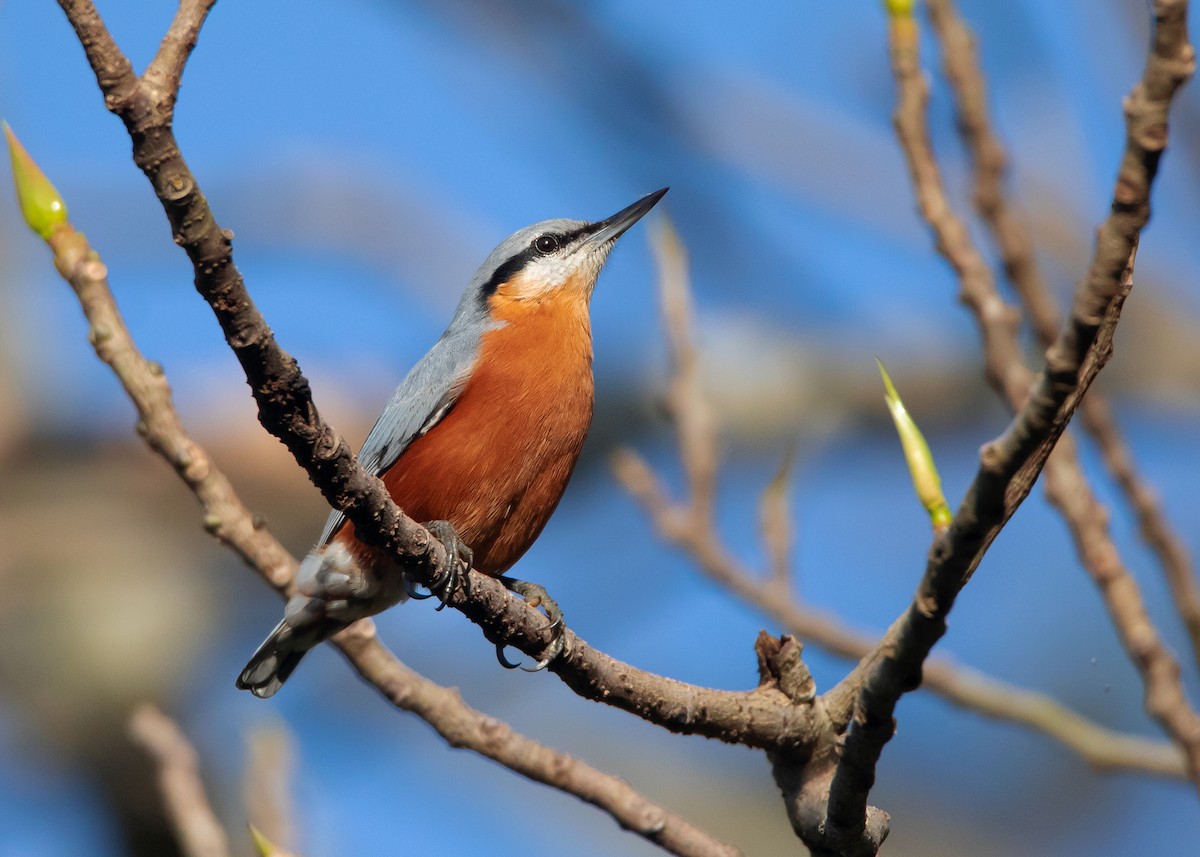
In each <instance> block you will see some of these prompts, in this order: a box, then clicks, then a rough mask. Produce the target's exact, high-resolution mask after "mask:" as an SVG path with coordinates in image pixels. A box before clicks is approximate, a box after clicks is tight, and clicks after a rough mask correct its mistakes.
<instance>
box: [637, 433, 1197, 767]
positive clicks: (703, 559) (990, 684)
mask: <svg viewBox="0 0 1200 857" xmlns="http://www.w3.org/2000/svg"><path fill="white" fill-rule="evenodd" d="M683 464H684V468H685V469H689V468H690V466H691V464H690V462H689V461H687V460H684V462H683ZM613 470H614V472H615V474H616V477H617V479H618V481H620V482H621V484H622V485H623V486H624V487H625V489H626V490H627V491H628V492H629V493H630V494H631V495H632V496H633V497H634V498H635V499H637V500H638V502H639V503H640V504H641V505H642V507H643V508H644V509H645V510H646V513H647V514H648V515H649V516H650V520H651V521H652V522H653V524H654V527H655V529H656V530H657V531H658V533H659V534H660V535H661V536H662V537H663V538H664V539H665V540H666V541H667V542H669V543H670V544H673V545H675V546H676V547H678V548H680V549H681V550H683V551H684V552H685V553H687V554H688V556H690V557H691V558H692V560H693V561H694V562H695V563H696V564H697V566H698V567H699V568H700V570H701V571H702V572H704V574H706V575H707V576H708V577H709V578H710V579H712V580H713V581H714V582H716V583H717V584H719V585H721V586H724V587H725V588H726V589H728V590H729V591H730V592H733V593H734V594H735V595H737V596H738V597H739V598H741V599H742V600H743V601H745V602H746V603H748V604H752V605H754V606H755V607H756V608H758V609H759V610H761V611H762V612H763V613H764V614H765V615H767V616H770V617H771V618H772V619H773V620H774V621H776V622H778V623H779V624H780V625H781V626H783V628H785V629H786V630H787V631H788V632H789V633H791V634H795V635H796V636H797V637H799V638H800V639H802V640H803V641H804V642H806V643H811V644H813V645H815V646H817V647H819V648H821V649H824V650H825V651H827V652H830V653H832V654H834V655H838V656H840V657H843V658H851V659H854V660H858V659H860V658H863V657H865V656H866V655H868V654H870V653H871V651H872V650H873V649H874V647H875V643H876V639H875V638H873V637H868V636H867V635H865V634H861V633H858V632H856V631H853V630H851V629H850V628H848V627H847V626H846V625H845V624H844V623H843V622H841V621H840V620H838V619H837V618H835V617H833V616H829V615H827V614H825V613H822V612H821V611H819V610H816V609H814V608H812V607H808V606H806V605H804V604H802V603H798V602H796V601H794V600H792V599H791V598H789V597H788V592H787V590H786V589H781V588H779V586H778V584H777V583H776V579H775V578H774V577H763V576H761V575H756V574H755V573H754V572H753V571H751V570H750V569H749V568H747V567H746V566H744V565H742V564H741V563H739V562H738V561H737V560H736V559H735V558H734V557H733V555H732V554H731V553H730V551H729V549H728V548H727V547H726V546H725V545H723V544H721V542H720V541H719V539H718V537H717V535H716V533H717V527H716V522H715V521H713V522H710V524H709V525H707V526H705V527H701V528H696V527H692V526H689V525H688V523H687V516H686V507H685V506H681V505H679V504H677V503H675V502H674V501H673V500H672V499H671V497H670V496H669V494H668V493H667V490H666V488H665V487H664V486H663V485H662V483H661V482H660V480H659V479H658V478H657V476H656V475H655V474H654V472H653V471H652V470H651V469H650V466H649V465H648V464H647V463H646V461H645V459H643V458H642V457H641V456H640V455H638V454H637V453H635V452H633V451H632V450H628V449H623V450H619V451H618V452H617V453H616V454H615V455H614V456H613ZM921 688H922V689H923V690H928V691H930V692H932V693H935V694H937V695H938V696H940V697H942V698H943V699H945V700H946V701H947V702H949V703H951V704H952V705H956V706H958V707H959V708H963V709H965V710H967V711H973V712H975V713H977V714H982V715H984V716H985V717H991V718H993V719H996V720H1000V721H1003V722H1006V723H1014V724H1016V725H1018V726H1024V727H1026V728H1029V729H1032V730H1033V731H1035V732H1040V733H1042V734H1044V735H1046V736H1047V737H1049V738H1052V739H1054V740H1056V741H1058V742H1060V743H1061V744H1063V745H1064V746H1065V747H1067V748H1068V749H1069V750H1071V751H1073V752H1074V753H1076V754H1078V755H1079V756H1080V758H1082V759H1083V760H1084V761H1085V762H1087V763H1088V764H1089V765H1091V766H1093V767H1095V768H1097V769H1100V770H1109V771H1129V772H1138V773H1147V774H1156V775H1159V776H1167V777H1173V778H1176V777H1182V776H1184V765H1183V757H1182V756H1181V754H1180V752H1179V750H1178V749H1176V748H1175V747H1174V746H1173V745H1171V744H1167V743H1164V742H1162V741H1154V740H1151V739H1148V738H1142V737H1140V736H1137V735H1129V734H1125V733H1121V732H1115V731H1113V730H1110V729H1106V728H1104V727H1103V726H1100V725H1099V724H1097V723H1094V722H1093V721H1091V720H1088V719H1087V718H1086V717H1084V716H1083V715H1081V714H1079V713H1077V712H1075V711H1072V710H1071V709H1069V708H1067V707H1066V706H1064V705H1063V704H1062V703H1060V702H1058V701H1057V700H1055V699H1052V698H1051V697H1049V696H1046V695H1045V694H1041V693H1036V692H1034V691H1031V690H1028V689H1026V688H1023V687H1019V686H1017V685H1013V684H1008V683H1007V682H1003V681H1000V680H999V679H996V678H993V677H992V676H988V675H984V674H983V673H980V672H977V671H975V670H971V669H968V668H967V667H963V666H961V665H959V664H955V663H952V662H950V661H948V660H946V659H944V658H931V659H930V660H929V661H927V662H926V664H925V669H924V680H923V681H922V683H921Z"/></svg>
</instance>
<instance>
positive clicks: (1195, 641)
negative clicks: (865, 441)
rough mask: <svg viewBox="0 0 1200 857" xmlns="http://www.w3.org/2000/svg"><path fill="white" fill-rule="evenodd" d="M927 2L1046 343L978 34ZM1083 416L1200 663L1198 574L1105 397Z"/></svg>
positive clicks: (1044, 289)
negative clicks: (1160, 572)
mask: <svg viewBox="0 0 1200 857" xmlns="http://www.w3.org/2000/svg"><path fill="white" fill-rule="evenodd" d="M927 8H928V10H929V20H930V23H931V24H932V25H933V30H934V33H935V34H936V35H937V37H938V40H939V41H940V43H941V45H942V65H943V69H944V72H945V77H946V80H947V82H948V83H949V84H950V90H951V92H953V94H954V105H955V112H956V115H957V118H958V129H959V133H960V135H961V136H962V138H963V142H964V144H965V146H966V149H967V152H968V153H969V154H970V157H971V161H972V164H973V166H974V170H975V208H976V210H977V211H978V212H979V215H980V217H981V218H982V220H983V222H984V223H985V224H986V226H987V228H988V231H989V232H990V233H991V235H992V238H993V240H994V241H995V243H996V246H997V247H998V248H999V251H1000V257H1001V260H1002V261H1003V264H1004V271H1005V275H1006V276H1007V278H1008V280H1009V281H1010V282H1011V283H1012V284H1013V288H1014V289H1015V291H1016V292H1017V295H1018V296H1019V297H1020V299H1021V304H1022V305H1023V306H1024V308H1025V312H1026V313H1027V314H1028V316H1029V319H1030V323H1031V326H1032V327H1033V330H1034V333H1035V334H1036V335H1037V338H1038V341H1039V342H1040V343H1041V344H1042V346H1043V347H1049V345H1050V343H1052V342H1053V341H1054V337H1055V336H1056V335H1057V334H1058V330H1059V327H1060V326H1061V323H1062V321H1061V318H1060V313H1059V310H1058V306H1057V305H1056V303H1055V300H1054V297H1053V295H1052V294H1051V292H1050V289H1049V287H1048V286H1047V284H1046V281H1045V279H1044V278H1043V277H1042V274H1041V271H1040V270H1039V268H1038V264H1037V258H1036V256H1035V254H1034V252H1033V240H1032V238H1031V237H1030V235H1029V231H1028V229H1027V228H1026V227H1025V224H1024V222H1023V221H1022V219H1021V218H1020V217H1019V216H1017V214H1016V212H1015V211H1014V209H1013V206H1012V204H1011V203H1010V202H1009V200H1008V198H1007V196H1006V195H1005V192H1004V178H1005V173H1006V171H1007V156H1006V155H1005V152H1004V146H1003V145H1002V144H1001V142H1000V140H999V138H998V136H997V135H996V133H995V131H994V130H993V128H992V122H991V117H990V116H989V115H988V102H987V92H986V87H985V85H984V78H983V72H982V69H981V68H980V66H979V59H978V51H977V47H976V44H975V37H974V35H973V34H972V33H971V30H970V28H969V27H968V26H967V24H966V22H965V21H964V20H963V18H962V16H961V15H959V13H958V11H957V9H956V8H955V6H954V2H953V0H928V3H927ZM1080 417H1081V419H1082V421H1083V426H1084V428H1085V429H1086V430H1087V432H1088V434H1090V435H1091V436H1092V438H1093V439H1094V440H1095V441H1096V444H1097V445H1098V446H1099V447H1100V450H1101V453H1102V455H1103V459H1104V463H1105V466H1106V467H1107V468H1108V470H1109V472H1110V473H1112V475H1113V477H1114V478H1115V479H1116V482H1117V484H1118V486H1119V487H1120V488H1121V492H1122V494H1123V495H1124V497H1125V500H1126V502H1127V503H1129V505H1130V507H1131V508H1132V509H1133V511H1134V514H1135V515H1136V517H1137V521H1138V526H1139V528H1140V530H1141V534H1142V538H1143V539H1144V540H1145V542H1146V543H1147V544H1148V545H1149V546H1150V548H1151V549H1152V550H1153V551H1154V553H1155V555H1156V556H1157V557H1158V561H1159V564H1160V565H1161V566H1162V568H1163V571H1164V572H1165V574H1166V578H1167V583H1168V584H1169V585H1170V587H1171V594H1172V596H1173V599H1174V602H1175V606H1176V609H1177V610H1178V611H1179V614H1180V617H1181V618H1182V620H1183V623H1184V626H1185V628H1186V629H1187V631H1188V635H1189V637H1190V639H1191V643H1192V654H1193V657H1194V659H1195V662H1196V663H1197V664H1200V580H1198V579H1197V576H1196V571H1195V568H1194V566H1193V565H1192V561H1191V558H1190V557H1189V556H1188V552H1187V548H1186V547H1185V546H1184V543H1183V540H1182V539H1181V538H1180V537H1179V535H1178V534H1177V533H1176V532H1175V530H1174V529H1173V528H1172V526H1171V524H1170V522H1169V520H1168V519H1167V516H1166V513H1165V511H1164V510H1163V508H1162V506H1161V504H1160V503H1159V501H1158V498H1157V496H1156V495H1155V493H1154V491H1153V490H1152V489H1151V488H1150V486H1149V485H1148V484H1147V482H1146V480H1145V479H1144V477H1143V476H1142V475H1141V474H1140V473H1139V472H1138V469H1137V467H1136V465H1135V464H1134V460H1133V455H1132V453H1131V452H1130V449H1129V447H1128V445H1127V444H1126V442H1125V439H1124V437H1123V433H1122V431H1121V429H1120V427H1119V426H1118V424H1117V422H1116V418H1115V416H1114V415H1113V413H1112V408H1111V406H1110V405H1109V403H1108V401H1107V399H1106V398H1105V397H1104V396H1103V395H1102V394H1101V393H1100V392H1099V391H1097V390H1093V391H1092V392H1091V393H1090V394H1089V395H1088V396H1087V398H1085V399H1084V400H1083V404H1082V405H1081V406H1080Z"/></svg>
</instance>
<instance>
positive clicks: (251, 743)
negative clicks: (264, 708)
mask: <svg viewBox="0 0 1200 857" xmlns="http://www.w3.org/2000/svg"><path fill="white" fill-rule="evenodd" d="M247 749H248V750H249V759H248V761H247V762H246V769H245V773H244V775H243V786H242V794H243V800H244V803H245V805H246V817H247V818H248V819H250V821H251V824H252V825H253V829H254V830H257V831H260V832H261V833H262V834H263V838H264V839H266V840H267V841H268V842H283V843H285V844H290V843H291V842H292V841H293V839H294V838H295V833H294V830H295V825H294V822H293V818H294V816H295V812H294V809H293V806H292V799H291V789H292V768H293V764H292V737H291V734H290V733H289V732H288V730H287V729H286V728H285V727H284V726H283V724H282V723H279V724H273V725H271V726H261V727H258V728H256V729H254V730H253V731H252V732H251V733H250V736H249V738H248V740H247Z"/></svg>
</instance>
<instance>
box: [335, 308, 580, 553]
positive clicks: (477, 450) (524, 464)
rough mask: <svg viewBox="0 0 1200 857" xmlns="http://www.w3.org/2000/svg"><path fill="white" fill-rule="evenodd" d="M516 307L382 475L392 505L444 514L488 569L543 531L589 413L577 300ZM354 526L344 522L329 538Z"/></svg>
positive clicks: (418, 513)
mask: <svg viewBox="0 0 1200 857" xmlns="http://www.w3.org/2000/svg"><path fill="white" fill-rule="evenodd" d="M572 303H573V302H572ZM521 309H522V310H523V311H522V312H521V313H517V314H515V317H513V318H511V319H510V320H509V323H508V324H507V325H506V326H505V327H502V328H500V329H498V330H493V331H489V332H488V333H486V334H484V337H483V340H482V342H481V344H480V353H479V359H478V361H477V363H476V367H475V371H474V372H473V373H472V375H471V378H470V380H469V381H468V382H467V385H466V387H465V388H464V390H463V392H462V395H461V396H460V397H459V399H458V401H457V403H456V404H455V406H454V407H453V408H452V409H451V410H450V412H449V413H448V414H446V416H445V417H444V418H443V419H442V421H441V422H439V423H438V424H437V425H435V426H434V427H433V428H432V429H431V430H430V431H429V433H428V434H426V435H424V436H423V437H420V438H418V439H417V440H415V441H413V443H412V444H411V445H410V446H409V447H408V449H406V450H405V451H404V453H403V455H401V456H400V458H399V460H398V461H397V462H396V463H395V464H394V465H393V466H392V467H391V468H390V469H389V470H388V471H387V472H386V473H384V474H383V482H384V484H385V485H386V486H387V488H388V491H389V492H390V493H391V495H392V498H393V499H394V500H395V501H396V503H397V504H398V505H399V506H400V508H401V509H403V510H404V511H405V512H406V513H407V514H408V515H409V516H410V517H412V518H413V519H415V520H416V521H418V522H426V521H435V520H446V521H449V522H450V523H451V524H453V525H454V528H455V529H456V530H457V531H458V534H459V536H460V537H461V538H462V539H463V541H465V542H466V543H467V544H468V545H470V547H471V549H472V550H473V551H474V554H475V563H474V565H475V568H476V569H478V570H479V571H482V572H485V573H487V574H491V575H499V574H503V573H504V572H505V571H506V570H507V569H508V568H509V567H511V566H512V564H513V563H515V562H516V561H517V560H518V559H519V558H520V557H521V555H522V554H524V553H525V551H526V550H528V549H529V546H530V545H531V544H533V542H534V540H535V539H536V538H537V537H538V535H539V534H540V533H541V532H542V528H543V527H545V525H546V522H547V521H548V520H549V519H550V515H551V514H553V512H554V509H555V508H556V507H557V506H558V501H559V500H560V499H561V498H562V495H563V491H564V490H565V489H566V487H567V481H568V480H569V479H570V477H571V472H572V471H573V470H574V468H575V462H576V461H577V459H578V458H579V451H580V449H581V448H582V447H583V441H584V438H585V437H586V436H587V430H588V427H589V425H590V424H591V418H592V397H593V382H592V356H591V332H590V329H589V326H588V318H587V308H586V304H585V305H583V306H582V307H566V308H558V307H555V306H553V305H550V306H547V305H545V304H542V305H535V306H533V307H531V308H521ZM564 309H566V310H567V311H564ZM580 310H582V314H581V313H580ZM353 532H354V531H353V525H351V524H347V525H346V526H345V527H343V529H342V531H341V532H339V533H338V535H337V538H338V539H353ZM355 548H356V550H357V551H359V552H362V551H366V552H367V553H368V554H370V553H371V552H370V551H368V550H367V548H366V547H365V546H363V545H361V544H357V543H356V545H355Z"/></svg>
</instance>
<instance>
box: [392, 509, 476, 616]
mask: <svg viewBox="0 0 1200 857" xmlns="http://www.w3.org/2000/svg"><path fill="white" fill-rule="evenodd" d="M424 527H425V529H427V530H429V532H430V533H431V534H432V535H433V537H434V538H435V539H437V540H438V541H439V542H441V543H442V547H444V548H445V549H446V569H445V572H444V573H443V574H442V576H441V577H440V578H439V579H438V580H435V581H434V582H433V584H432V585H430V586H429V587H428V591H427V592H420V591H418V590H417V589H416V584H414V583H412V582H411V581H405V583H404V588H405V591H406V592H407V593H408V597H409V598H412V599H414V600H416V601H423V600H424V599H426V598H429V597H430V596H434V595H436V596H437V599H438V601H439V602H440V603H439V604H438V606H437V609H438V610H441V609H442V608H444V607H445V606H446V604H447V602H448V601H449V600H450V595H451V594H452V593H453V592H454V590H455V589H456V588H457V587H458V583H459V581H460V580H461V581H462V584H463V588H464V589H465V590H466V592H467V594H468V595H469V594H470V593H471V575H470V574H469V572H470V570H471V565H472V564H473V563H474V562H475V554H474V553H472V551H471V549H470V548H469V547H468V546H467V543H466V542H464V541H463V540H462V539H461V538H459V536H458V531H457V530H455V529H454V525H453V524H451V523H450V522H449V521H430V522H428V523H427V524H425V525H424Z"/></svg>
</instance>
